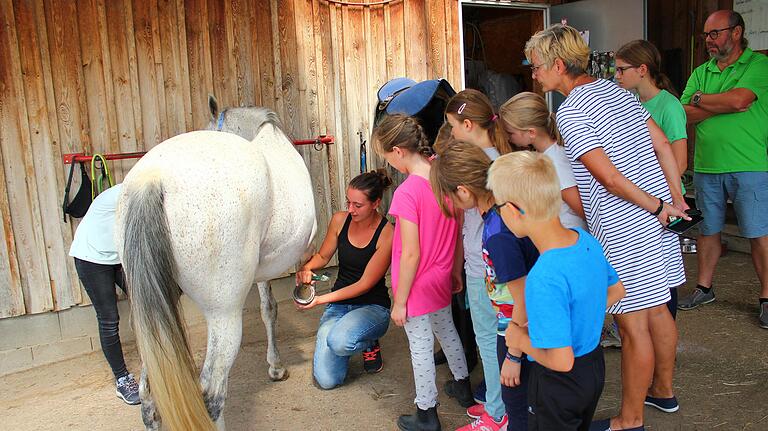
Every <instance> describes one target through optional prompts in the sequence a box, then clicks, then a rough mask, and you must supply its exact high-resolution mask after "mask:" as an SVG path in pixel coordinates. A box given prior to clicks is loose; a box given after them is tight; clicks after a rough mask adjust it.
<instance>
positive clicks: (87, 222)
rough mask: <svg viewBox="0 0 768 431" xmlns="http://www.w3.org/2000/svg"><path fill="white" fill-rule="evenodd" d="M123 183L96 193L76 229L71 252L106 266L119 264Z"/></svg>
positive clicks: (88, 260) (73, 255) (78, 256)
mask: <svg viewBox="0 0 768 431" xmlns="http://www.w3.org/2000/svg"><path fill="white" fill-rule="evenodd" d="M122 188H123V185H122V184H118V185H116V186H113V187H110V188H108V189H107V190H104V191H103V192H102V193H101V194H100V195H98V196H96V199H94V200H93V202H92V203H91V206H90V207H88V212H87V213H86V214H85V217H83V219H82V220H81V221H80V225H79V226H77V231H75V239H74V240H72V247H70V249H69V255H70V256H72V257H76V258H78V259H80V260H84V261H86V262H91V263H99V264H102V265H117V264H119V263H120V257H119V256H118V255H117V247H116V246H115V238H114V236H115V210H116V209H117V199H118V197H120V190H122Z"/></svg>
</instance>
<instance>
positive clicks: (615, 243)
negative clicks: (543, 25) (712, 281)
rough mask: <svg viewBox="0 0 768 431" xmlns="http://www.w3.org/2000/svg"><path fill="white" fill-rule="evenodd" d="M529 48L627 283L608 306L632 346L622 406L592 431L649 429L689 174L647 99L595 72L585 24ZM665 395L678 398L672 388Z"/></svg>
mask: <svg viewBox="0 0 768 431" xmlns="http://www.w3.org/2000/svg"><path fill="white" fill-rule="evenodd" d="M525 54H526V56H527V58H528V60H529V61H530V63H531V69H532V73H533V77H534V79H536V80H537V81H538V82H539V83H540V84H541V85H542V87H543V89H544V91H557V92H559V93H562V94H563V95H565V96H566V97H567V98H566V100H565V101H564V102H563V104H562V105H560V108H559V109H558V112H557V125H558V128H559V130H560V133H561V135H562V136H563V140H564V142H565V150H566V154H567V155H568V158H569V159H570V161H571V166H572V167H573V172H574V176H575V177H576V183H577V186H578V188H579V194H580V196H581V201H582V203H583V205H584V212H585V214H586V218H587V224H588V226H589V230H590V233H592V235H594V236H595V237H596V238H597V239H598V240H599V241H600V243H601V244H602V246H603V251H604V253H605V255H606V257H607V258H608V260H609V261H610V263H611V265H613V267H614V268H615V269H616V271H617V272H618V274H619V277H620V278H621V281H622V282H623V283H624V286H625V288H626V290H627V294H626V296H625V297H624V299H622V300H621V301H619V302H618V303H616V304H615V305H614V306H612V307H611V308H610V309H609V310H608V312H609V313H611V314H614V315H615V319H616V321H617V322H618V324H619V331H620V333H621V338H622V344H623V345H622V351H621V359H622V361H621V371H622V373H621V375H622V402H621V411H620V412H619V415H618V416H617V417H614V418H611V419H606V420H603V421H598V422H596V423H593V425H594V427H593V428H591V429H595V430H607V429H611V430H642V429H644V428H643V408H644V402H645V401H646V396H647V392H648V388H649V386H650V384H651V379H652V376H653V373H654V368H657V372H663V373H673V372H674V361H675V347H676V344H677V329H676V328H675V324H674V321H673V320H672V316H671V315H670V313H669V311H668V310H667V308H666V305H665V304H666V302H667V301H669V299H670V294H669V289H670V287H672V286H677V285H680V284H682V283H683V282H684V281H685V272H684V270H683V262H682V256H681V254H680V247H679V244H678V240H677V236H676V235H675V234H673V233H671V232H668V231H665V230H664V226H663V225H666V224H667V223H668V222H669V218H670V217H680V216H685V213H684V212H683V210H685V209H687V206H686V205H685V201H684V200H683V196H682V193H681V190H680V173H679V170H678V167H677V164H676V163H675V159H674V155H673V154H672V151H671V149H670V146H669V143H668V142H667V140H666V137H665V136H664V133H663V132H662V131H661V129H660V128H659V127H658V126H657V125H656V123H655V122H654V121H653V120H652V119H651V116H650V114H648V112H647V111H646V110H645V109H644V108H643V107H642V105H640V103H639V102H638V101H637V99H636V98H635V97H634V96H632V95H631V94H630V93H629V92H628V91H626V90H623V89H621V88H619V87H618V86H616V85H615V84H614V83H612V82H610V81H606V80H602V79H595V78H592V77H590V76H589V75H587V74H586V72H585V70H586V66H587V61H588V57H589V47H588V46H587V45H586V44H585V43H584V40H583V39H582V38H581V36H580V35H579V33H578V31H577V30H575V29H574V28H572V27H568V26H563V25H559V24H558V25H554V26H551V27H549V28H548V29H545V30H542V31H540V32H538V33H536V34H535V35H534V36H533V37H532V38H531V40H530V41H528V43H527V44H526V47H525ZM654 361H655V363H654ZM656 395H658V396H661V397H663V398H665V399H666V400H667V401H668V402H670V403H671V402H674V403H676V400H674V395H673V394H672V393H668V394H656Z"/></svg>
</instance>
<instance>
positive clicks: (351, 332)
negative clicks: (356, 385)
mask: <svg viewBox="0 0 768 431" xmlns="http://www.w3.org/2000/svg"><path fill="white" fill-rule="evenodd" d="M388 327H389V309H388V308H385V307H382V306H380V305H372V304H371V305H346V304H328V305H327V306H326V307H325V312H324V313H323V316H322V317H321V318H320V327H319V328H317V343H316V344H315V358H314V364H313V365H314V367H313V374H314V377H315V380H316V381H317V384H318V385H320V387H321V388H323V389H333V388H335V387H336V386H339V385H341V384H342V383H344V379H345V378H346V377H347V370H348V368H349V357H350V356H352V355H354V354H355V353H358V352H362V351H363V350H366V349H368V348H371V347H373V345H374V344H375V342H376V340H378V339H379V338H381V337H382V336H384V334H385V333H386V332H387V328H388Z"/></svg>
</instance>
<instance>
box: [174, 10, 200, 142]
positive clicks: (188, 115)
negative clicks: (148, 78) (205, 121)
mask: <svg viewBox="0 0 768 431" xmlns="http://www.w3.org/2000/svg"><path fill="white" fill-rule="evenodd" d="M175 3H176V27H177V30H176V38H177V40H178V42H179V59H178V62H179V63H178V67H179V74H180V75H181V83H180V86H181V98H182V103H183V105H182V107H183V112H184V129H183V130H184V131H189V130H192V129H194V126H193V121H192V99H191V95H190V80H189V78H190V76H189V58H188V57H187V33H186V29H187V26H186V16H185V14H186V11H185V9H184V0H175ZM201 127H202V125H201Z"/></svg>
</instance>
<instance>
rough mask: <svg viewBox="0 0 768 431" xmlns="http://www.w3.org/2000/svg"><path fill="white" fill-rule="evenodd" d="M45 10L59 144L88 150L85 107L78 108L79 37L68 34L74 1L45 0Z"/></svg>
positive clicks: (71, 149) (73, 23)
mask: <svg viewBox="0 0 768 431" xmlns="http://www.w3.org/2000/svg"><path fill="white" fill-rule="evenodd" d="M45 12H46V21H47V27H46V28H47V30H48V40H49V43H50V46H51V47H52V49H51V51H50V58H51V68H52V70H54V71H55V73H53V85H54V92H55V95H56V96H55V97H56V105H55V106H56V110H57V113H58V116H57V118H58V123H59V124H58V128H59V136H60V140H61V141H60V142H61V146H62V148H63V149H64V150H65V151H66V152H69V153H74V152H80V151H85V152H89V153H90V152H92V150H91V143H90V138H89V135H88V134H87V131H88V126H87V114H86V112H87V109H80V108H81V103H80V97H81V93H82V92H83V89H84V88H85V86H84V85H83V86H82V87H81V86H80V84H81V83H82V80H81V79H80V78H79V75H80V67H81V66H80V65H81V64H82V63H81V58H80V47H79V46H78V45H79V40H78V39H77V38H74V39H73V38H72V37H70V36H69V35H72V34H77V9H76V8H75V3H74V2H67V1H63V0H46V7H45ZM83 99H85V97H84V95H83ZM82 105H85V103H83V104H82ZM81 117H83V118H81ZM83 125H85V127H83Z"/></svg>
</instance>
